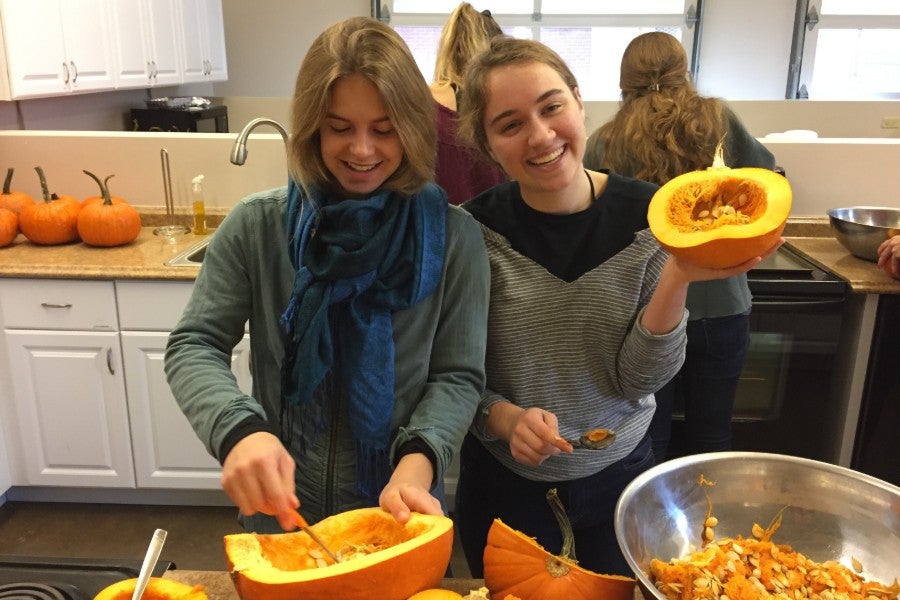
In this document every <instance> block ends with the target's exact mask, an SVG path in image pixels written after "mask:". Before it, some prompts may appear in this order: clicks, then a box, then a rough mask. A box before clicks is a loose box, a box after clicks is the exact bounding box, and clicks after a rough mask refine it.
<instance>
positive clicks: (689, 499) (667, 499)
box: [615, 452, 900, 600]
mask: <svg viewBox="0 0 900 600" xmlns="http://www.w3.org/2000/svg"><path fill="white" fill-rule="evenodd" d="M701 475H702V476H703V478H704V479H705V480H706V481H708V482H715V485H712V486H701V485H699V484H698V479H699V478H700V476H701ZM707 494H708V497H709V502H710V503H711V505H712V514H713V515H714V516H715V517H716V518H718V521H719V522H718V525H717V526H716V528H715V538H716V539H721V538H724V537H731V538H734V537H736V536H738V535H742V536H744V537H749V536H750V534H751V529H752V527H753V524H754V523H759V524H760V525H762V526H763V527H766V526H767V525H768V524H769V522H770V521H771V520H772V518H773V517H775V516H776V515H777V514H778V513H779V511H782V510H783V512H782V513H781V519H782V520H781V526H780V527H779V528H778V529H777V530H776V531H775V533H774V535H773V536H772V540H773V541H774V542H775V543H778V544H789V545H790V546H792V547H793V549H794V550H796V551H798V552H802V553H803V554H805V555H806V556H807V557H809V558H810V559H812V560H815V561H817V562H824V561H827V560H836V561H840V562H841V563H842V564H843V565H845V566H847V567H852V565H853V559H857V560H859V561H860V562H861V563H862V567H863V569H864V570H863V571H862V573H861V575H862V576H863V577H865V578H866V580H872V579H874V580H877V581H880V582H882V583H884V584H887V585H890V584H891V583H893V582H894V579H895V578H897V577H898V576H900V488H898V487H896V486H894V485H891V484H889V483H887V482H885V481H881V480H880V479H876V478H874V477H870V476H869V475H865V474H863V473H859V472H857V471H853V470H850V469H846V468H844V467H839V466H836V465H832V464H828V463H824V462H819V461H815V460H810V459H806V458H799V457H794V456H786V455H781V454H768V453H762V452H713V453H707V454H696V455H692V456H685V457H682V458H676V459H673V460H669V461H667V462H664V463H661V464H659V465H657V466H655V467H653V468H652V469H650V470H648V471H645V472H644V473H642V474H641V475H639V476H638V477H637V478H636V479H634V481H632V482H631V483H630V484H629V485H628V486H627V487H626V488H625V490H624V491H623V492H622V494H621V496H619V501H618V504H617V505H616V512H615V529H616V537H617V539H618V542H619V548H620V549H621V550H622V554H624V555H625V560H626V561H627V562H628V564H629V566H630V567H631V568H632V570H633V571H634V573H635V577H636V578H637V580H638V585H639V587H640V589H641V592H642V593H643V596H644V598H645V599H646V600H666V596H665V595H664V594H663V593H662V592H660V591H659V590H657V589H656V587H655V586H654V584H653V582H652V580H651V578H650V575H649V572H650V560H651V559H653V558H658V559H659V560H662V561H669V560H672V559H673V558H679V557H682V556H685V555H687V554H689V553H690V552H691V551H692V550H694V549H696V548H698V547H700V544H701V533H702V532H703V526H704V522H705V520H706V510H707Z"/></svg>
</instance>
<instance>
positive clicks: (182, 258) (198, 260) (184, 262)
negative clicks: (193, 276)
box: [166, 237, 209, 267]
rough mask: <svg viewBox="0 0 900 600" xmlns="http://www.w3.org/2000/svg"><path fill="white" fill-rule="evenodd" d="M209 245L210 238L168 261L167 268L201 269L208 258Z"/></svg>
mask: <svg viewBox="0 0 900 600" xmlns="http://www.w3.org/2000/svg"><path fill="white" fill-rule="evenodd" d="M208 245H209V237H207V238H206V239H205V240H202V241H200V242H197V243H196V244H194V245H193V246H191V247H190V248H188V249H187V250H182V251H181V252H179V253H178V254H176V255H175V256H173V257H172V258H170V259H169V260H167V261H166V266H167V267H199V266H200V265H201V264H203V257H204V256H206V247H207V246H208Z"/></svg>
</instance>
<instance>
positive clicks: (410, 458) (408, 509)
mask: <svg viewBox="0 0 900 600" xmlns="http://www.w3.org/2000/svg"><path fill="white" fill-rule="evenodd" d="M433 478H434V469H433V468H432V466H431V461H430V460H429V459H428V457H427V456H425V455H424V454H418V453H416V454H407V455H406V456H404V457H403V458H401V459H400V462H399V463H397V467H396V468H395V469H394V473H393V475H391V479H390V481H388V484H387V485H386V486H384V489H383V490H381V495H380V496H379V498H378V504H379V505H380V506H381V508H382V509H384V510H386V511H387V512H389V513H391V515H393V517H394V518H395V519H396V520H397V522H398V523H400V524H401V525H404V524H406V522H407V521H409V518H410V516H411V514H412V512H418V513H422V514H426V515H442V514H444V510H443V508H442V507H441V503H440V501H439V500H438V499H437V498H435V497H434V496H432V495H431V494H430V493H429V492H428V490H429V489H430V487H431V481H432V479H433Z"/></svg>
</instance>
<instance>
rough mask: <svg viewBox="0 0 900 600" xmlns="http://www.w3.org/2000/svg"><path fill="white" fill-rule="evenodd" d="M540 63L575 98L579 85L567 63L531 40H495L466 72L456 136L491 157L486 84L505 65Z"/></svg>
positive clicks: (492, 40) (499, 38) (497, 38)
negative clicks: (496, 70)
mask: <svg viewBox="0 0 900 600" xmlns="http://www.w3.org/2000/svg"><path fill="white" fill-rule="evenodd" d="M527 63H539V64H544V65H547V66H549V67H550V68H551V69H553V70H554V71H555V72H556V73H557V74H558V75H559V76H560V77H561V78H562V80H563V82H564V83H565V84H566V86H568V88H569V90H570V91H571V92H572V93H573V94H575V93H576V90H577V88H578V81H577V80H576V79H575V75H573V74H572V71H571V70H570V69H569V67H568V65H566V62H565V61H564V60H563V59H562V58H561V57H560V56H559V55H558V54H557V53H556V52H554V51H553V50H551V49H550V48H549V47H547V46H545V45H544V44H542V43H540V42H536V41H534V40H523V39H518V38H513V37H506V36H503V37H495V38H492V39H491V43H490V47H489V48H488V49H487V50H485V51H483V52H481V53H480V54H479V55H478V56H476V57H475V58H474V59H473V60H472V61H471V62H470V63H469V67H468V69H467V72H466V80H465V86H464V87H463V89H464V90H465V93H464V94H463V98H462V103H461V105H460V107H459V134H460V136H462V137H463V139H466V140H468V142H469V143H470V144H472V145H473V146H474V147H476V148H478V149H479V150H480V151H481V152H482V153H483V154H485V155H486V156H490V152H489V148H488V143H487V131H486V130H485V128H484V111H485V108H486V107H487V94H486V91H485V83H486V80H487V76H488V75H489V74H490V72H491V71H493V70H494V69H497V68H500V67H504V66H507V65H520V64H527Z"/></svg>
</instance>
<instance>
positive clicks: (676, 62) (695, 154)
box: [585, 31, 727, 185]
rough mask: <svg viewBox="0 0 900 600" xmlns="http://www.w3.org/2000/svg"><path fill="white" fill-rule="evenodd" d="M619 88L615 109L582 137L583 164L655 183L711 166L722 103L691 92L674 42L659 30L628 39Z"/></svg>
mask: <svg viewBox="0 0 900 600" xmlns="http://www.w3.org/2000/svg"><path fill="white" fill-rule="evenodd" d="M619 87H620V88H621V89H622V101H621V104H620V106H619V110H618V112H617V113H616V115H615V116H614V117H613V118H612V119H611V120H610V121H609V122H607V123H605V124H604V125H602V126H601V127H600V128H599V129H598V130H597V131H595V132H594V133H593V134H591V136H590V137H589V138H588V144H587V148H586V153H585V166H587V167H588V168H595V169H596V168H608V169H610V170H611V171H613V172H616V173H620V174H623V175H627V176H630V177H635V178H637V179H643V180H645V181H652V182H654V183H657V184H660V185H661V184H663V183H665V182H666V181H668V180H669V179H672V178H673V177H675V176H677V175H680V174H682V173H686V172H688V171H694V170H697V169H701V168H705V167H708V166H709V165H711V164H712V159H713V154H714V153H715V148H716V145H717V144H718V142H719V141H720V140H721V139H722V137H723V136H724V135H725V132H726V131H727V120H726V116H725V112H724V104H723V103H722V101H721V100H719V99H717V98H704V97H702V96H700V95H699V94H698V93H697V91H696V90H695V89H694V86H693V84H692V83H691V80H690V75H689V73H688V61H687V54H686V53H685V51H684V47H683V46H682V45H681V42H679V41H678V39H677V38H675V37H674V36H672V35H669V34H668V33H663V32H661V31H654V32H650V33H645V34H642V35H639V36H637V37H636V38H634V39H633V40H632V41H631V42H630V43H629V44H628V46H627V47H626V48H625V52H624V54H623V55H622V64H621V68H620V73H619ZM726 161H727V157H726Z"/></svg>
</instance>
